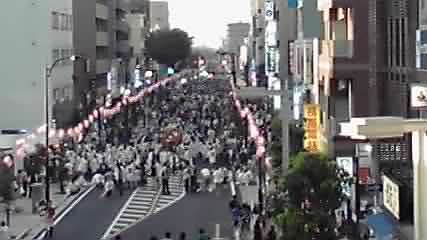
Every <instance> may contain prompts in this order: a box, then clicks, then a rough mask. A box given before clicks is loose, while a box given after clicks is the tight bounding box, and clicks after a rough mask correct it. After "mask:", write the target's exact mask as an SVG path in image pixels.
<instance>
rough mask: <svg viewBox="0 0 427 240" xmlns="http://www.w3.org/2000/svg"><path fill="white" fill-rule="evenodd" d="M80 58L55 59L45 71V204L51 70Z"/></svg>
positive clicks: (48, 183)
mask: <svg viewBox="0 0 427 240" xmlns="http://www.w3.org/2000/svg"><path fill="white" fill-rule="evenodd" d="M80 58H82V57H81V56H76V55H73V56H70V57H65V58H58V59H56V60H55V61H54V62H53V64H52V65H51V66H46V69H45V77H44V80H45V108H46V112H45V118H46V119H45V124H46V137H45V144H46V162H45V169H46V176H45V200H46V203H48V202H50V176H49V175H50V174H49V132H50V131H49V130H50V129H49V82H50V80H51V77H52V72H53V69H54V68H55V67H56V66H57V64H58V63H59V62H62V61H66V60H71V61H73V62H74V61H76V60H78V59H80Z"/></svg>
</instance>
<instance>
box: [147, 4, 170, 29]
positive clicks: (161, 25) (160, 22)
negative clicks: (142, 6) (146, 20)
mask: <svg viewBox="0 0 427 240" xmlns="http://www.w3.org/2000/svg"><path fill="white" fill-rule="evenodd" d="M169 28H170V25H169V4H168V2H166V1H150V29H152V30H157V29H169Z"/></svg>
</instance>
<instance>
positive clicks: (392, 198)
mask: <svg viewBox="0 0 427 240" xmlns="http://www.w3.org/2000/svg"><path fill="white" fill-rule="evenodd" d="M383 200H384V203H383V204H384V207H385V208H386V209H387V210H388V211H390V213H391V214H393V216H394V217H396V218H397V219H400V195H399V185H397V184H396V183H394V182H393V181H392V180H391V179H390V178H388V177H387V176H383Z"/></svg>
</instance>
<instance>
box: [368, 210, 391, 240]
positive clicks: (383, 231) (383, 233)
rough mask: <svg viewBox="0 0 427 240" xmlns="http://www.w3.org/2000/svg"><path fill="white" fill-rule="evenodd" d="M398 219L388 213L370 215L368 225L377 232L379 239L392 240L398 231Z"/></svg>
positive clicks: (376, 235)
mask: <svg viewBox="0 0 427 240" xmlns="http://www.w3.org/2000/svg"><path fill="white" fill-rule="evenodd" d="M397 224H398V223H397V221H396V220H394V219H393V218H392V217H390V216H389V215H387V214H386V213H379V214H375V215H370V216H368V225H369V227H371V228H372V229H373V230H374V232H375V237H376V239H377V240H392V239H393V236H394V234H395V233H397V230H398V229H397Z"/></svg>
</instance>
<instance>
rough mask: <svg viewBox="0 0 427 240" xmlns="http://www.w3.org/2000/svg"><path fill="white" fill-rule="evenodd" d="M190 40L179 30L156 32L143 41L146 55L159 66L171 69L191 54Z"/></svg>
mask: <svg viewBox="0 0 427 240" xmlns="http://www.w3.org/2000/svg"><path fill="white" fill-rule="evenodd" d="M191 45H192V40H191V38H190V37H189V36H188V34H187V33H186V32H184V31H182V30H180V29H172V30H158V31H155V32H152V33H150V35H149V36H148V38H147V39H146V40H145V47H146V49H147V52H148V55H149V56H150V57H151V58H153V59H154V60H156V61H157V62H158V63H160V64H165V65H167V66H170V67H173V66H174V65H175V64H176V63H178V62H179V61H185V60H186V59H187V58H188V57H189V56H190V54H191Z"/></svg>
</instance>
